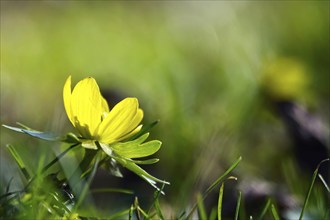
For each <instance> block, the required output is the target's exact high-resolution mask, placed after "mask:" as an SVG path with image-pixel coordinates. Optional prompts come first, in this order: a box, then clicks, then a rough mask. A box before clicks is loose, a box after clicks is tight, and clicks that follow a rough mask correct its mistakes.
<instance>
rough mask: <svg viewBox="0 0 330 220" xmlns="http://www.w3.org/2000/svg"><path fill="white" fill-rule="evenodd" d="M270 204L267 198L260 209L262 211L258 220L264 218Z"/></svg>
mask: <svg viewBox="0 0 330 220" xmlns="http://www.w3.org/2000/svg"><path fill="white" fill-rule="evenodd" d="M270 204H271V199H268V200H267V202H266V205H265V207H264V208H263V209H262V212H261V214H260V216H259V218H258V219H259V220H262V219H263V218H264V216H265V214H266V212H267V211H268V209H269V206H270Z"/></svg>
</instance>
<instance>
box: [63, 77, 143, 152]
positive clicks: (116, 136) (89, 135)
mask: <svg viewBox="0 0 330 220" xmlns="http://www.w3.org/2000/svg"><path fill="white" fill-rule="evenodd" d="M63 100H64V107H65V110H66V113H67V115H68V118H69V120H70V121H71V123H72V125H73V126H74V127H75V128H76V129H77V131H78V132H79V134H80V135H81V137H80V140H81V142H82V146H83V147H85V148H90V149H97V146H96V144H95V141H98V142H99V143H100V144H112V143H116V142H119V141H122V140H124V139H127V138H129V137H131V136H132V135H134V134H136V133H137V132H138V131H140V129H141V127H142V125H139V124H140V122H141V121H142V118H143V111H142V110H141V109H140V108H139V102H138V100H137V99H136V98H126V99H124V100H122V101H121V102H119V103H118V104H117V105H116V106H115V107H114V108H113V109H111V111H110V110H109V106H108V103H107V101H106V100H105V99H104V98H103V96H102V95H101V92H100V89H99V87H98V85H97V83H96V81H95V79H94V78H92V77H88V78H85V79H83V80H81V81H79V82H78V83H77V85H76V86H75V87H74V89H73V90H71V76H69V77H68V79H67V80H66V82H65V85H64V89H63Z"/></svg>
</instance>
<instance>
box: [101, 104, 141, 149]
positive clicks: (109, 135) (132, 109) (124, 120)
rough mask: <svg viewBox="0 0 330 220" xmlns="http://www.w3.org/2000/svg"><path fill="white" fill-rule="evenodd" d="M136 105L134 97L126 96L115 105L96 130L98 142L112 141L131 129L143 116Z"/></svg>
mask: <svg viewBox="0 0 330 220" xmlns="http://www.w3.org/2000/svg"><path fill="white" fill-rule="evenodd" d="M138 106H139V103H138V100H137V99H136V98H126V99H124V100H122V101H121V102H119V103H118V104H117V105H115V107H114V108H113V109H112V110H111V111H110V112H109V114H108V115H107V116H106V117H105V118H104V120H103V121H102V122H101V124H100V127H99V129H98V131H97V134H98V135H99V140H100V142H103V143H108V144H109V143H113V142H115V141H118V139H120V138H121V137H123V136H125V135H126V134H127V133H129V132H131V131H133V130H134V129H135V128H136V127H137V126H138V125H139V123H140V122H141V120H142V118H143V112H142V110H141V109H139V108H138Z"/></svg>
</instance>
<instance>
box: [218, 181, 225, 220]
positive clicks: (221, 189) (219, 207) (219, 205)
mask: <svg viewBox="0 0 330 220" xmlns="http://www.w3.org/2000/svg"><path fill="white" fill-rule="evenodd" d="M224 186H225V184H224V183H222V184H221V187H220V191H219V199H218V220H221V210H222V201H223V189H224Z"/></svg>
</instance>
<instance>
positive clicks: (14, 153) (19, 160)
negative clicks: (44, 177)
mask: <svg viewBox="0 0 330 220" xmlns="http://www.w3.org/2000/svg"><path fill="white" fill-rule="evenodd" d="M6 147H7V149H8V150H9V152H10V154H11V155H12V156H13V158H14V159H15V161H16V163H17V165H18V166H19V168H20V170H21V171H22V173H23V175H24V177H25V178H26V179H27V180H29V179H30V178H31V176H30V174H29V173H28V171H27V170H26V166H25V164H24V162H23V160H22V158H21V156H20V155H19V154H18V153H17V151H16V150H15V148H14V147H13V146H12V145H10V144H7V146H6Z"/></svg>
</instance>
